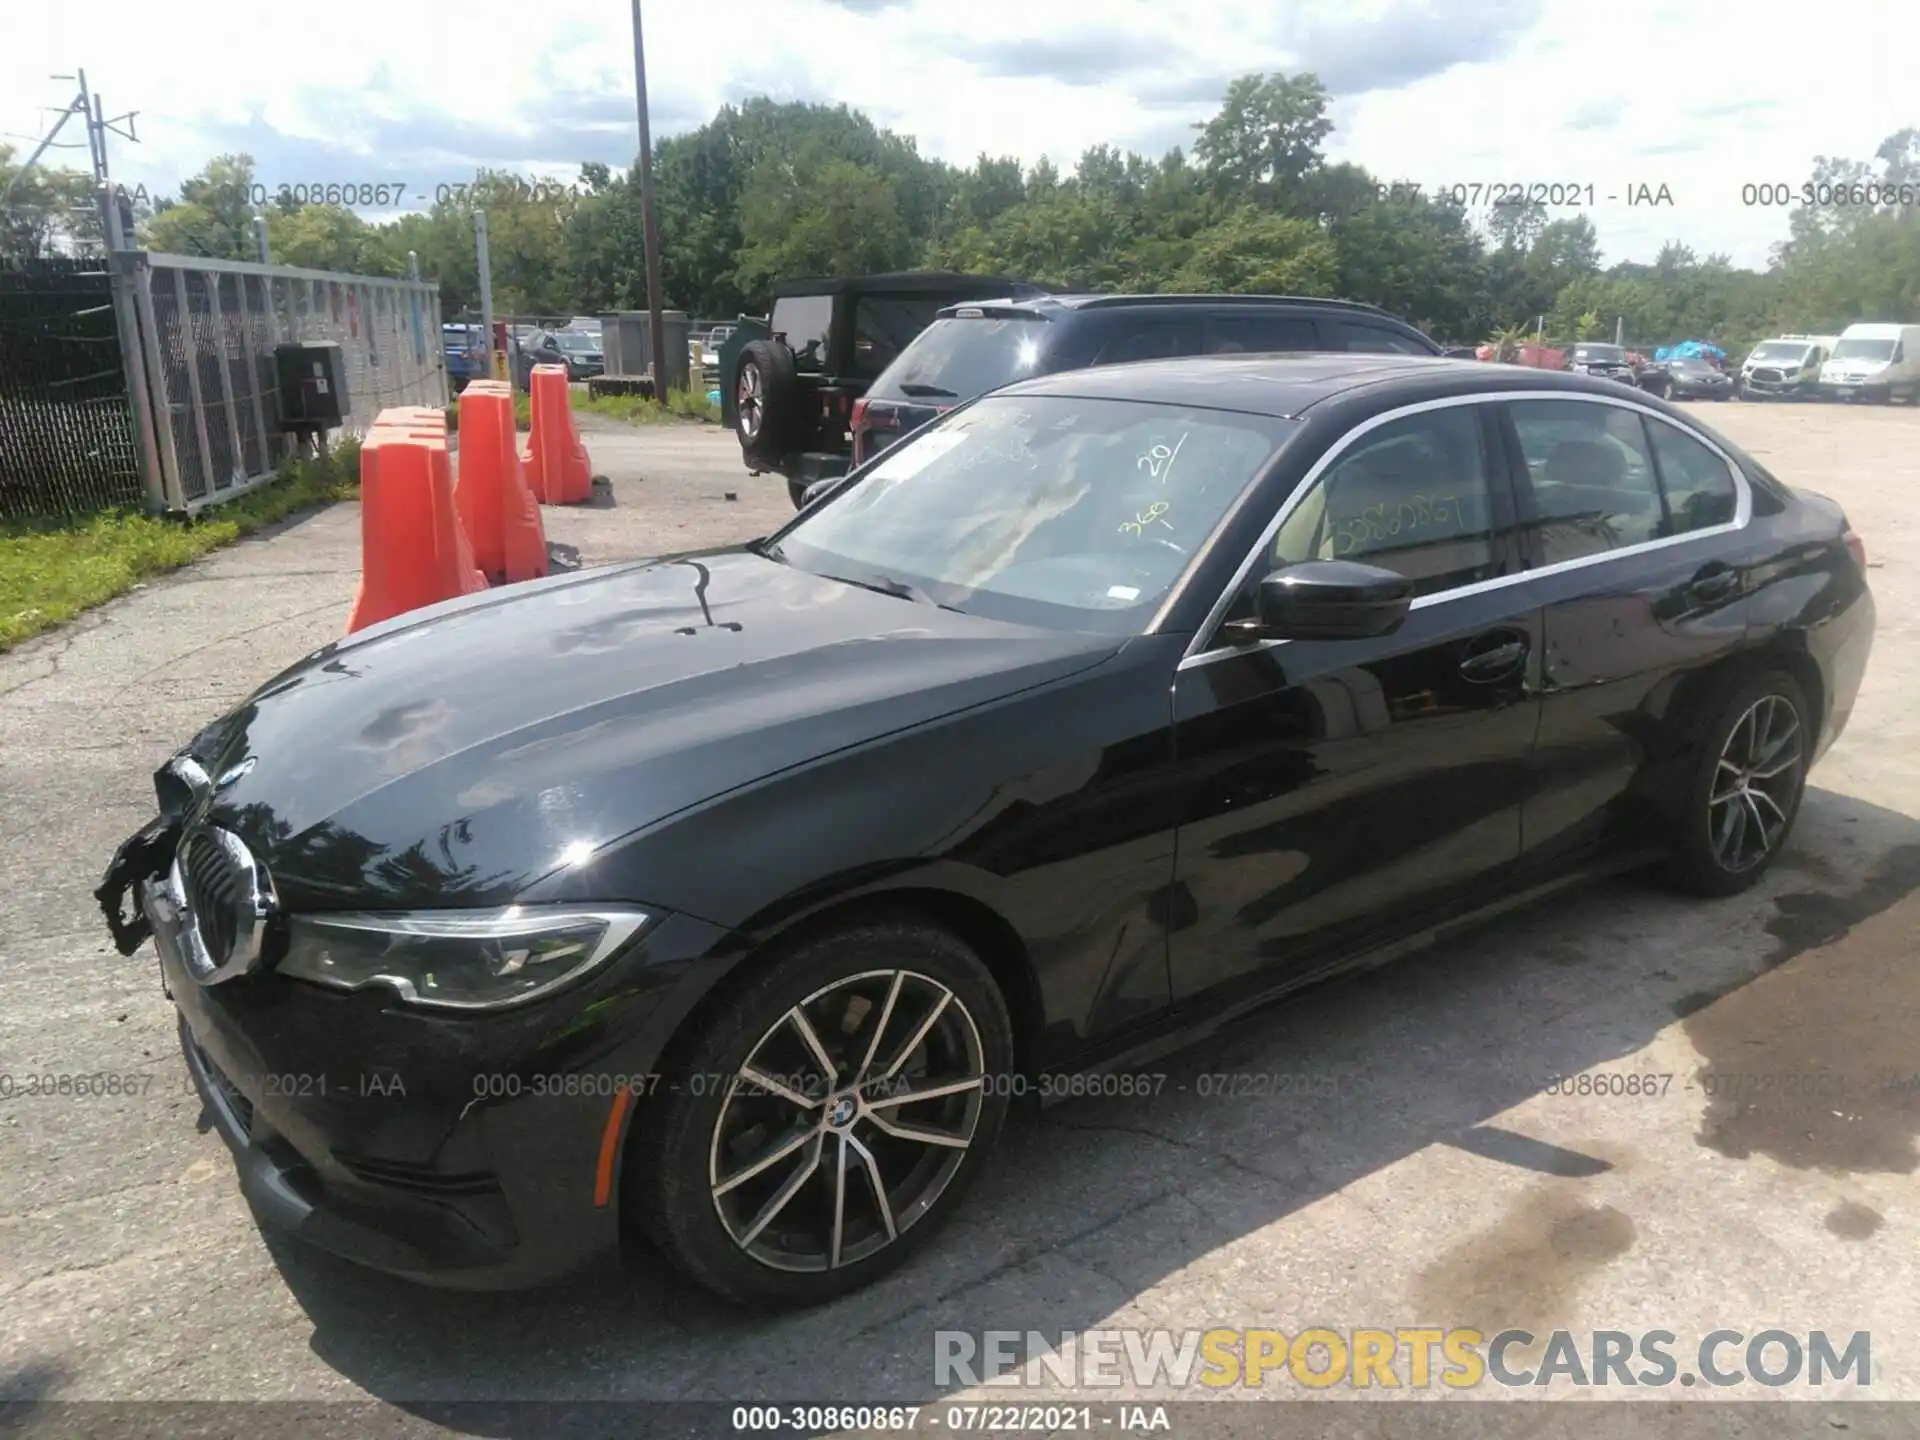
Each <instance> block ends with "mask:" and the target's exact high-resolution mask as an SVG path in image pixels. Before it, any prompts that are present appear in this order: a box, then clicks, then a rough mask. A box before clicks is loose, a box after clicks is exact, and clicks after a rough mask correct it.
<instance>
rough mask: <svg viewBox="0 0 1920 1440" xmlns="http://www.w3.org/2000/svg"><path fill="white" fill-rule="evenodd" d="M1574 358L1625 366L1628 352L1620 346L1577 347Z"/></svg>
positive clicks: (1574, 350)
mask: <svg viewBox="0 0 1920 1440" xmlns="http://www.w3.org/2000/svg"><path fill="white" fill-rule="evenodd" d="M1573 358H1574V359H1576V360H1584V361H1588V362H1597V361H1606V362H1607V363H1609V364H1614V365H1624V364H1626V363H1627V352H1626V351H1625V350H1622V349H1621V348H1620V347H1619V346H1618V345H1576V346H1574V347H1573Z"/></svg>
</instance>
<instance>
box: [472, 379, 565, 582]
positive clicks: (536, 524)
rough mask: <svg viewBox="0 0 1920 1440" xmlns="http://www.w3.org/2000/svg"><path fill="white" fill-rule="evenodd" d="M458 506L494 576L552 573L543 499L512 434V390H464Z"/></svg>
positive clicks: (495, 384) (495, 385)
mask: <svg viewBox="0 0 1920 1440" xmlns="http://www.w3.org/2000/svg"><path fill="white" fill-rule="evenodd" d="M459 471H460V473H459V478H458V480H456V481H455V482H454V487H453V499H454V506H455V508H456V509H458V510H459V512H460V524H461V528H462V529H463V530H465V532H466V535H467V539H468V540H470V541H471V542H472V543H473V558H474V562H475V563H476V564H478V565H479V567H480V569H481V571H482V572H483V573H485V574H486V575H487V577H488V578H489V579H499V580H506V581H509V582H511V581H515V580H531V579H533V578H534V577H536V576H539V575H544V574H546V573H547V534H546V530H545V529H544V528H543V527H542V526H541V524H540V502H539V501H538V500H536V499H534V498H533V491H532V490H531V489H529V488H528V486H527V477H526V474H525V472H524V471H522V469H521V468H520V452H519V449H518V437H517V436H515V434H514V432H513V388H512V387H511V386H510V385H508V384H507V383H506V382H505V381H504V380H475V381H472V382H470V383H469V384H468V386H467V388H466V389H465V390H463V391H461V392H460V466H459Z"/></svg>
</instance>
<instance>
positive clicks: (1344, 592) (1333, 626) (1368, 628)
mask: <svg viewBox="0 0 1920 1440" xmlns="http://www.w3.org/2000/svg"><path fill="white" fill-rule="evenodd" d="M1412 604H1413V581H1411V580H1409V579H1407V577H1406V576H1404V575H1398V574H1395V573H1394V572H1393V571H1391V570H1383V569H1381V568H1380V567H1379V566H1377V565H1361V564H1358V563H1356V562H1355V561H1352V560H1307V561H1304V562H1302V563H1301V564H1298V565H1289V566H1287V567H1286V568H1285V569H1281V570H1276V571H1274V572H1273V573H1272V574H1271V575H1268V576H1267V577H1266V578H1265V579H1264V580H1262V581H1261V582H1260V588H1259V590H1257V591H1256V592H1255V594H1254V615H1253V618H1252V619H1250V620H1242V621H1238V622H1235V623H1230V624H1229V625H1228V626H1227V627H1226V629H1227V631H1228V633H1229V634H1231V635H1233V636H1234V637H1235V638H1237V639H1241V640H1367V639H1371V638H1372V637H1374V636H1376V635H1390V634H1392V633H1393V632H1394V631H1395V630H1397V629H1399V628H1400V623H1401V621H1403V620H1405V619H1406V618H1407V611H1408V609H1409V608H1410V607H1411V606H1412Z"/></svg>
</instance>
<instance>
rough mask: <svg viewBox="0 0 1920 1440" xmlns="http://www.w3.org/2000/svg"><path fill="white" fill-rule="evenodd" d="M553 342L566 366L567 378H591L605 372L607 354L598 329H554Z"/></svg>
mask: <svg viewBox="0 0 1920 1440" xmlns="http://www.w3.org/2000/svg"><path fill="white" fill-rule="evenodd" d="M553 343H554V345H555V347H556V348H557V349H558V350H559V351H560V354H561V357H562V360H563V361H564V363H565V365H566V367H567V378H568V379H569V380H591V379H592V378H593V377H594V376H596V375H604V374H605V373H606V370H607V355H606V351H605V350H604V349H603V348H602V347H601V340H600V333H599V332H598V331H593V332H588V331H585V330H556V331H555V332H554V335H553Z"/></svg>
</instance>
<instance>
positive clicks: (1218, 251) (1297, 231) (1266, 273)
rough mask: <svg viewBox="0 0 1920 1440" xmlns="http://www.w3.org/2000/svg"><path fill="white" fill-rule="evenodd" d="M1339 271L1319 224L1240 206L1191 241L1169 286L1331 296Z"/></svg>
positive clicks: (1231, 292)
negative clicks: (1182, 261) (1187, 252)
mask: <svg viewBox="0 0 1920 1440" xmlns="http://www.w3.org/2000/svg"><path fill="white" fill-rule="evenodd" d="M1339 272H1340V257H1339V254H1338V252H1337V251H1336V249H1335V247H1334V243H1333V239H1332V237H1331V236H1329V235H1328V234H1327V232H1326V231H1325V230H1324V229H1322V228H1321V227H1320V226H1319V225H1316V224H1315V223H1314V222H1313V221H1311V220H1295V219H1292V218H1291V217H1289V216H1285V215H1272V214H1268V213H1266V212H1265V211H1262V210H1260V209H1258V208H1257V207H1255V206H1252V205H1245V206H1242V207H1241V208H1239V209H1238V210H1235V211H1234V212H1233V213H1232V214H1230V215H1228V216H1227V217H1226V218H1225V219H1223V220H1222V221H1221V222H1220V223H1219V224H1217V225H1214V226H1211V227H1209V228H1208V229H1207V231H1206V232H1205V233H1204V234H1202V235H1201V236H1200V238H1199V239H1198V240H1196V241H1195V242H1194V245H1193V253H1192V255H1191V257H1190V258H1189V259H1188V260H1187V263H1186V264H1185V265H1184V266H1182V267H1181V268H1180V269H1179V270H1178V271H1177V272H1176V273H1175V274H1174V276H1173V277H1172V282H1171V285H1170V286H1169V288H1170V289H1173V290H1176V291H1187V292H1191V293H1195V294H1209V293H1222V294H1229V295H1234V294H1241V295H1331V294H1333V293H1334V290H1335V287H1336V285H1337V284H1338V282H1339Z"/></svg>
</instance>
